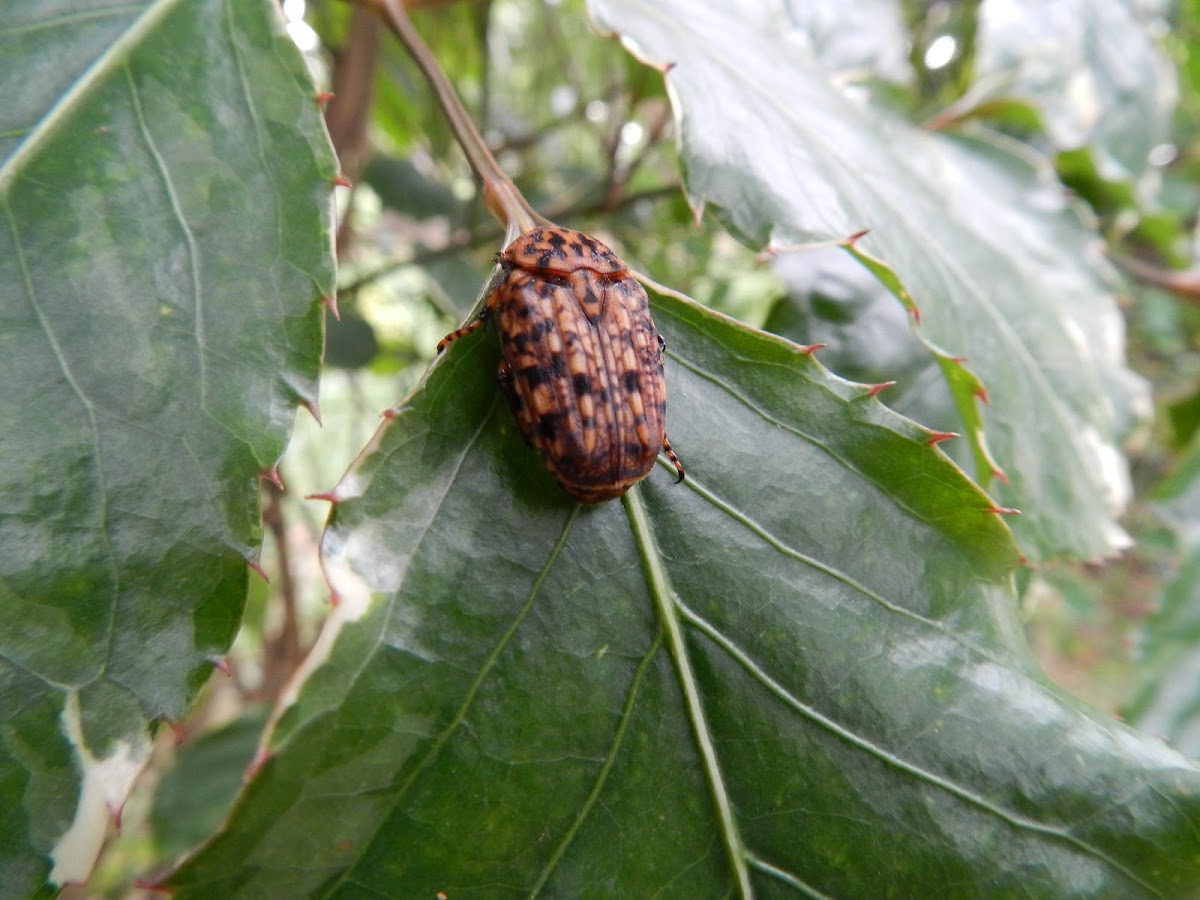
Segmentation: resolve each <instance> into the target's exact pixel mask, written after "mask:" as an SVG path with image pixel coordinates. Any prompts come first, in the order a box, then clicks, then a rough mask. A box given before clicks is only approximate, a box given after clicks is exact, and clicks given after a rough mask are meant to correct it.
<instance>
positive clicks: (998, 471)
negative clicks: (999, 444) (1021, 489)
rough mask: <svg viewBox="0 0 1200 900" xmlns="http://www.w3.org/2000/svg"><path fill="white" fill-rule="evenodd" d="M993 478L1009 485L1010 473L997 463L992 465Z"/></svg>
mask: <svg viewBox="0 0 1200 900" xmlns="http://www.w3.org/2000/svg"><path fill="white" fill-rule="evenodd" d="M992 477H993V478H995V479H996V480H998V481H1000V482H1002V483H1004V484H1008V473H1007V472H1005V471H1004V470H1003V469H1002V468H1000V467H999V466H998V465H996V464H995V463H992Z"/></svg>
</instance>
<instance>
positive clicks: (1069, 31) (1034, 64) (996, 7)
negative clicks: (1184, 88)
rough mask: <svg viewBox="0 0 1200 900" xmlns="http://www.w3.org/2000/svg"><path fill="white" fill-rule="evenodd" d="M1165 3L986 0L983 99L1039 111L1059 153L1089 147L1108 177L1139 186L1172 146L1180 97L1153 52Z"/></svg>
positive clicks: (978, 58)
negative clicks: (1155, 154)
mask: <svg viewBox="0 0 1200 900" xmlns="http://www.w3.org/2000/svg"><path fill="white" fill-rule="evenodd" d="M1169 6H1170V4H1169V3H1167V2H1165V0H1087V2H1071V3H1056V4H1047V3H1043V2H1041V0H1003V2H1000V0H985V2H984V3H982V4H981V5H980V7H979V27H978V32H977V37H976V50H975V71H976V77H977V79H978V80H979V83H980V86H981V88H983V90H982V97H981V98H978V99H982V98H983V97H997V96H1001V97H1019V98H1025V99H1028V100H1030V101H1032V102H1033V103H1034V104H1035V105H1036V106H1037V108H1038V109H1039V110H1040V111H1041V114H1042V122H1043V125H1044V127H1045V129H1046V132H1047V136H1048V137H1049V138H1050V141H1051V143H1052V144H1053V145H1054V146H1055V147H1056V148H1058V149H1060V150H1073V149H1077V148H1080V147H1089V148H1091V150H1092V153H1093V155H1094V157H1095V159H1096V167H1097V168H1098V169H1099V171H1100V173H1101V174H1102V175H1103V176H1104V177H1105V178H1107V179H1110V180H1113V181H1117V180H1120V181H1137V180H1138V179H1140V178H1141V177H1142V176H1144V175H1145V174H1146V172H1147V171H1148V170H1149V168H1150V151H1151V150H1153V149H1154V148H1155V147H1156V146H1158V145H1159V144H1162V143H1164V142H1165V141H1167V140H1168V138H1169V135H1170V125H1171V112H1172V110H1173V109H1174V107H1175V101H1176V98H1177V94H1178V88H1177V84H1176V76H1175V72H1174V69H1173V67H1172V66H1171V64H1170V61H1169V60H1168V59H1167V57H1166V55H1165V54H1164V53H1163V52H1162V50H1160V49H1159V47H1158V46H1157V37H1156V35H1157V34H1159V33H1161V32H1162V31H1163V30H1164V29H1165V22H1164V20H1163V17H1164V16H1165V15H1166V13H1167V12H1168V7H1169Z"/></svg>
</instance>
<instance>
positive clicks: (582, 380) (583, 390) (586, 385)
mask: <svg viewBox="0 0 1200 900" xmlns="http://www.w3.org/2000/svg"><path fill="white" fill-rule="evenodd" d="M571 383H572V386H573V387H574V388H575V393H576V394H578V395H583V394H590V393H591V392H592V379H591V378H590V377H588V376H587V375H582V374H581V375H576V376H575V377H574V378H573V379H571Z"/></svg>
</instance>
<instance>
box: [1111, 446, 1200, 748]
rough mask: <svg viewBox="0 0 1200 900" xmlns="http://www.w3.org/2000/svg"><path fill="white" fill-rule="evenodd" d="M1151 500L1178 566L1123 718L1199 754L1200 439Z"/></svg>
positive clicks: (1145, 643) (1160, 601)
mask: <svg viewBox="0 0 1200 900" xmlns="http://www.w3.org/2000/svg"><path fill="white" fill-rule="evenodd" d="M1157 497H1158V500H1157V502H1156V503H1155V504H1154V508H1155V511H1156V512H1157V513H1158V515H1159V517H1160V518H1161V519H1162V520H1163V521H1164V522H1166V523H1167V525H1168V526H1169V527H1170V529H1171V531H1172V532H1174V535H1175V538H1176V541H1177V544H1178V552H1179V564H1178V569H1177V571H1175V572H1174V574H1173V577H1172V578H1170V579H1169V580H1167V581H1166V583H1165V585H1164V587H1163V590H1162V594H1161V595H1160V596H1159V597H1158V598H1157V605H1158V610H1157V611H1156V612H1155V614H1154V615H1153V616H1152V617H1151V618H1150V619H1148V620H1147V622H1146V626H1145V629H1144V634H1143V636H1142V643H1141V650H1142V657H1143V660H1142V665H1141V667H1140V671H1139V674H1140V685H1139V690H1138V691H1137V694H1136V695H1135V697H1134V699H1133V700H1132V701H1131V702H1130V704H1129V706H1128V707H1127V708H1126V709H1125V711H1124V713H1125V716H1126V718H1127V719H1128V721H1130V722H1132V723H1134V724H1136V725H1137V726H1138V727H1139V728H1143V729H1145V730H1146V732H1147V733H1149V734H1155V735H1159V736H1160V737H1163V738H1165V739H1167V740H1169V741H1171V743H1172V744H1173V745H1174V746H1176V747H1178V748H1179V749H1180V750H1183V751H1184V752H1185V753H1190V754H1191V755H1192V756H1200V691H1198V690H1197V685H1200V680H1198V679H1197V675H1198V674H1200V440H1195V441H1193V443H1192V445H1191V446H1190V448H1188V450H1187V451H1186V452H1184V453H1183V454H1182V455H1181V456H1180V457H1179V459H1178V460H1177V465H1176V468H1175V470H1174V471H1173V472H1171V474H1170V475H1169V476H1168V477H1167V478H1165V479H1164V480H1163V482H1162V483H1161V484H1160V485H1159V488H1158V491H1157Z"/></svg>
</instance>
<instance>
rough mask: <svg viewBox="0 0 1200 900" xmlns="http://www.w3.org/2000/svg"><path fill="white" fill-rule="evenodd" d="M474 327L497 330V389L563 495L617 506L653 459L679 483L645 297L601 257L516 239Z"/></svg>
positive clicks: (579, 245) (557, 233)
mask: <svg viewBox="0 0 1200 900" xmlns="http://www.w3.org/2000/svg"><path fill="white" fill-rule="evenodd" d="M496 261H497V263H498V264H499V265H500V272H499V277H498V280H497V281H496V286H495V287H494V288H493V289H492V291H491V293H490V294H489V295H488V298H487V302H486V304H485V305H484V307H483V310H482V312H480V314H479V317H478V318H477V319H476V320H475V321H474V322H472V323H470V324H469V325H466V326H464V327H462V328H460V329H458V330H457V331H454V332H451V333H450V334H448V335H446V337H444V338H443V339H442V340H441V342H439V343H438V352H439V353H440V352H441V351H442V350H443V349H445V347H446V345H447V344H449V343H450V342H451V341H455V340H457V339H458V338H460V337H462V336H463V335H466V334H470V333H471V332H472V331H474V330H475V329H476V328H478V327H479V326H480V325H482V324H483V322H484V321H485V320H486V319H487V318H488V317H489V316H491V315H495V316H496V318H497V320H498V322H499V326H500V353H501V360H500V371H499V376H498V377H499V381H500V387H501V388H502V389H503V391H504V394H505V396H506V397H507V398H508V402H509V405H510V406H511V407H512V411H513V415H514V416H515V417H516V420H517V425H518V426H519V427H520V429H521V433H522V434H523V435H524V436H525V439H526V440H527V441H528V442H529V443H530V444H532V445H533V446H534V447H536V448H537V449H538V450H540V451H541V452H542V457H543V459H544V460H545V462H546V467H547V468H548V469H549V470H550V472H551V473H552V474H553V475H554V477H555V479H557V481H558V483H559V485H560V486H561V487H562V489H563V490H564V491H565V492H566V493H567V494H569V495H570V496H572V497H574V498H575V499H576V500H579V501H580V502H582V503H599V502H601V501H602V500H611V499H613V498H614V497H619V496H621V494H623V493H625V491H627V490H629V488H630V487H631V486H632V485H634V484H636V483H637V482H639V481H641V480H642V479H643V478H645V477H646V475H648V474H649V472H650V469H651V468H653V466H654V460H655V458H656V457H657V456H658V451H659V450H660V449H661V450H663V452H665V453H666V454H667V457H668V458H669V459H670V460H671V462H672V463H673V464H674V466H675V469H676V471H678V472H679V480H680V481H682V480H683V466H682V465H680V463H679V459H678V458H677V457H676V456H675V454H674V453H673V452H672V451H671V445H670V443H669V442H668V441H667V436H666V432H665V428H664V424H663V420H664V418H665V416H666V409H667V385H666V380H665V379H664V378H663V363H662V352H663V347H664V343H663V339H662V337H661V336H660V335H659V334H658V332H657V331H655V329H654V322H653V321H652V320H651V319H650V306H649V302H648V300H647V297H646V291H645V290H644V289H643V288H642V286H641V285H640V284H638V282H637V281H636V280H635V279H634V278H633V276H632V275H630V274H629V270H628V269H627V268H626V267H625V264H624V263H623V262H621V260H620V259H619V258H618V257H617V255H616V254H615V253H613V252H612V251H611V250H610V249H609V248H608V247H606V246H605V245H604V244H602V243H601V242H600V241H598V240H596V239H595V238H593V237H589V236H588V235H586V234H584V233H583V232H581V231H574V230H571V229H568V228H558V227H553V226H546V227H543V228H535V229H534V230H533V231H529V232H526V233H525V234H523V235H521V236H520V237H519V238H517V239H516V240H515V241H513V242H512V243H511V244H509V245H508V246H507V247H506V248H505V249H504V252H503V253H501V254H499V255H498V256H497V258H496Z"/></svg>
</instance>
